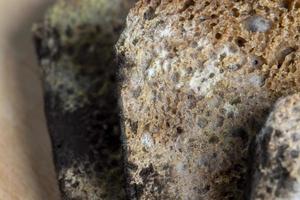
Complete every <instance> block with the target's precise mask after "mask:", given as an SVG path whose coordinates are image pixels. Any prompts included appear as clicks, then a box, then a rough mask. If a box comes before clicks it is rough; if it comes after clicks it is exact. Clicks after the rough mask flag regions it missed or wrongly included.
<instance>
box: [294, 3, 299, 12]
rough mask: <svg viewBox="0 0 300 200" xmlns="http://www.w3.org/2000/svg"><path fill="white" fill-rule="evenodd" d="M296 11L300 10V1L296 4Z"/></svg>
mask: <svg viewBox="0 0 300 200" xmlns="http://www.w3.org/2000/svg"><path fill="white" fill-rule="evenodd" d="M294 8H295V10H298V9H299V8H300V1H297V2H296V3H295V7H294Z"/></svg>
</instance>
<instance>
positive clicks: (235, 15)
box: [231, 8, 240, 17]
mask: <svg viewBox="0 0 300 200" xmlns="http://www.w3.org/2000/svg"><path fill="white" fill-rule="evenodd" d="M231 11H232V16H234V17H239V16H240V12H239V10H238V9H237V8H232V10H231Z"/></svg>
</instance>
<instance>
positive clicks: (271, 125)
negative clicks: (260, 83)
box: [251, 94, 300, 200]
mask: <svg viewBox="0 0 300 200" xmlns="http://www.w3.org/2000/svg"><path fill="white" fill-rule="evenodd" d="M299 121H300V95H299V94H295V95H292V96H289V97H286V98H284V99H281V100H279V101H278V102H277V103H276V105H275V109H274V111H273V112H272V113H271V114H270V116H269V117H268V120H267V122H266V124H265V126H264V128H263V129H262V131H261V132H260V134H259V135H258V137H257V140H256V144H257V147H256V158H257V159H256V162H255V163H256V164H255V169H256V170H255V173H254V176H253V183H252V187H253V190H252V193H251V199H257V200H283V199H286V200H289V199H290V200H294V199H298V198H299V195H300V188H299V187H300V178H299V177H300V176H299V175H300V174H299V173H300V168H299V167H300V159H299V150H300V133H299V131H300V123H299Z"/></svg>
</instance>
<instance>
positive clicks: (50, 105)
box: [34, 0, 133, 200]
mask: <svg viewBox="0 0 300 200" xmlns="http://www.w3.org/2000/svg"><path fill="white" fill-rule="evenodd" d="M132 4H133V1H132V0H126V1H125V0H61V1H58V3H57V4H56V5H55V6H54V7H53V8H52V9H51V10H50V11H49V13H48V14H47V16H46V18H45V20H44V22H43V23H42V24H38V25H37V26H35V27H34V32H35V39H36V44H37V52H38V56H39V60H40V64H41V68H42V71H43V75H44V76H43V78H44V87H45V101H46V108H45V109H46V115H47V120H48V126H49V130H50V133H51V136H52V141H53V147H54V155H55V161H56V169H57V172H58V176H59V177H58V178H59V183H60V188H61V191H62V193H63V196H64V197H63V199H66V200H71V199H72V200H73V199H74V200H95V199H97V200H98V199H99V200H100V199H107V200H113V199H118V200H119V199H124V198H125V190H124V188H125V187H124V175H123V161H122V158H121V142H120V127H119V109H118V103H117V102H118V100H117V94H116V93H117V92H116V91H117V85H116V83H117V82H116V78H115V74H116V71H117V68H116V64H115V63H114V62H113V60H114V44H115V42H116V40H117V39H118V38H119V34H120V32H121V30H122V28H123V25H124V24H125V19H126V15H127V11H128V9H129V8H130V6H132Z"/></svg>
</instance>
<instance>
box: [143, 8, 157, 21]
mask: <svg viewBox="0 0 300 200" xmlns="http://www.w3.org/2000/svg"><path fill="white" fill-rule="evenodd" d="M154 17H155V9H154V8H152V7H149V8H148V10H147V11H146V12H145V13H144V19H145V20H151V19H153V18H154Z"/></svg>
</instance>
